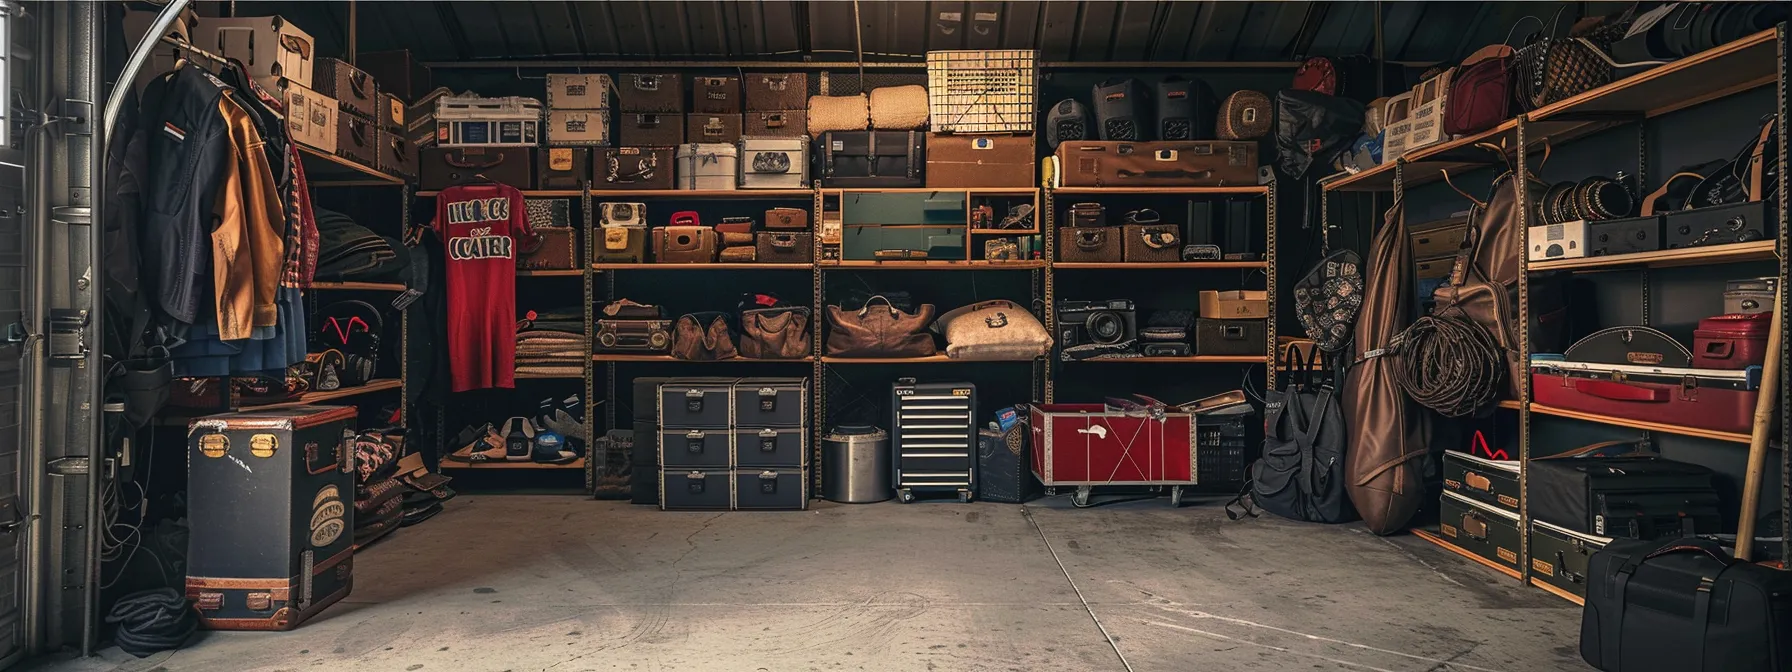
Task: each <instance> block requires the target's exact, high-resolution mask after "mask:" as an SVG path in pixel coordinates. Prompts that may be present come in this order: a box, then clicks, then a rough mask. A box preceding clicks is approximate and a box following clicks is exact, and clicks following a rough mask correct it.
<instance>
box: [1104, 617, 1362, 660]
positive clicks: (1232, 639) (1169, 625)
mask: <svg viewBox="0 0 1792 672" xmlns="http://www.w3.org/2000/svg"><path fill="white" fill-rule="evenodd" d="M1139 622H1141V623H1145V624H1148V625H1155V626H1158V627H1161V628H1170V629H1172V630H1181V631H1183V632H1192V633H1195V634H1197V635H1201V636H1203V637H1212V638H1214V639H1221V640H1225V641H1228V642H1237V643H1239V644H1248V645H1250V646H1255V647H1260V648H1265V649H1269V650H1271V651H1280V652H1282V653H1287V654H1292V655H1296V656H1304V657H1307V658H1316V659H1318V660H1323V661H1325V662H1328V663H1336V664H1338V665H1343V666H1345V667H1360V668H1362V669H1365V670H1374V672H1394V671H1393V670H1389V669H1384V668H1380V667H1372V666H1369V665H1363V664H1361V663H1353V662H1350V661H1348V660H1338V659H1337V658H1327V657H1325V656H1321V655H1317V654H1311V653H1302V652H1300V651H1291V650H1289V649H1286V648H1283V647H1280V646H1274V645H1271V644H1260V643H1257V642H1253V641H1251V640H1248V639H1239V638H1237V637H1230V636H1227V635H1222V634H1220V633H1217V632H1208V631H1206V630H1198V629H1195V628H1191V627H1188V626H1184V625H1176V624H1173V623H1161V622H1158V621H1147V620H1145V619H1142V618H1141V619H1139Z"/></svg>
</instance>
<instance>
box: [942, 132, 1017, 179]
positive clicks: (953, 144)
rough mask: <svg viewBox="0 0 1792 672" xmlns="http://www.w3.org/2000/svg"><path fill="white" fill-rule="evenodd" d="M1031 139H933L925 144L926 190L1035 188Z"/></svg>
mask: <svg viewBox="0 0 1792 672" xmlns="http://www.w3.org/2000/svg"><path fill="white" fill-rule="evenodd" d="M1035 165H1036V162H1035V157H1034V154H1033V136H1031V135H970V136H965V135H935V136H933V137H932V138H931V139H929V140H928V142H927V186H928V187H940V188H944V189H950V188H956V187H1017V188H1022V189H1024V188H1028V187H1036V186H1039V185H1038V180H1039V169H1038V168H1036V167H1035Z"/></svg>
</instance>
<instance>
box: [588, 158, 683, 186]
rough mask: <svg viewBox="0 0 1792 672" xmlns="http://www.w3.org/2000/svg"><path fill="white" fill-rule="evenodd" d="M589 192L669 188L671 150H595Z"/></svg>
mask: <svg viewBox="0 0 1792 672" xmlns="http://www.w3.org/2000/svg"><path fill="white" fill-rule="evenodd" d="M593 151H594V152H596V154H595V155H594V159H593V161H592V162H591V189H592V191H603V190H613V189H666V190H670V189H672V184H673V182H672V148H671V147H597V148H595V149H594V150H593Z"/></svg>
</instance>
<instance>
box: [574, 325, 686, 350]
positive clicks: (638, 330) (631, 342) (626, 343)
mask: <svg viewBox="0 0 1792 672" xmlns="http://www.w3.org/2000/svg"><path fill="white" fill-rule="evenodd" d="M595 340H596V342H595V343H593V344H592V347H591V350H592V352H600V353H603V352H612V353H618V354H644V355H654V354H657V355H663V354H666V353H668V352H671V351H672V321H671V320H663V319H605V318H599V319H598V320H597V338H596V339H595Z"/></svg>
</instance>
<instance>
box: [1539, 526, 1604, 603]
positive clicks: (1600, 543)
mask: <svg viewBox="0 0 1792 672" xmlns="http://www.w3.org/2000/svg"><path fill="white" fill-rule="evenodd" d="M1610 543H1612V540H1611V538H1610V537H1598V536H1594V535H1591V534H1581V533H1579V532H1575V531H1574V530H1570V529H1568V528H1565V527H1562V526H1560V525H1552V524H1549V523H1546V522H1543V521H1541V520H1532V521H1531V578H1533V579H1536V580H1539V581H1542V582H1544V583H1547V584H1549V585H1551V586H1555V587H1556V588H1558V589H1560V590H1562V591H1564V592H1566V593H1569V594H1571V595H1578V596H1580V597H1583V598H1584V597H1586V595H1587V566H1588V565H1589V564H1590V563H1591V561H1592V559H1593V554H1594V553H1598V552H1599V549H1602V548H1605V547H1606V545H1607V544H1610Z"/></svg>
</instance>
